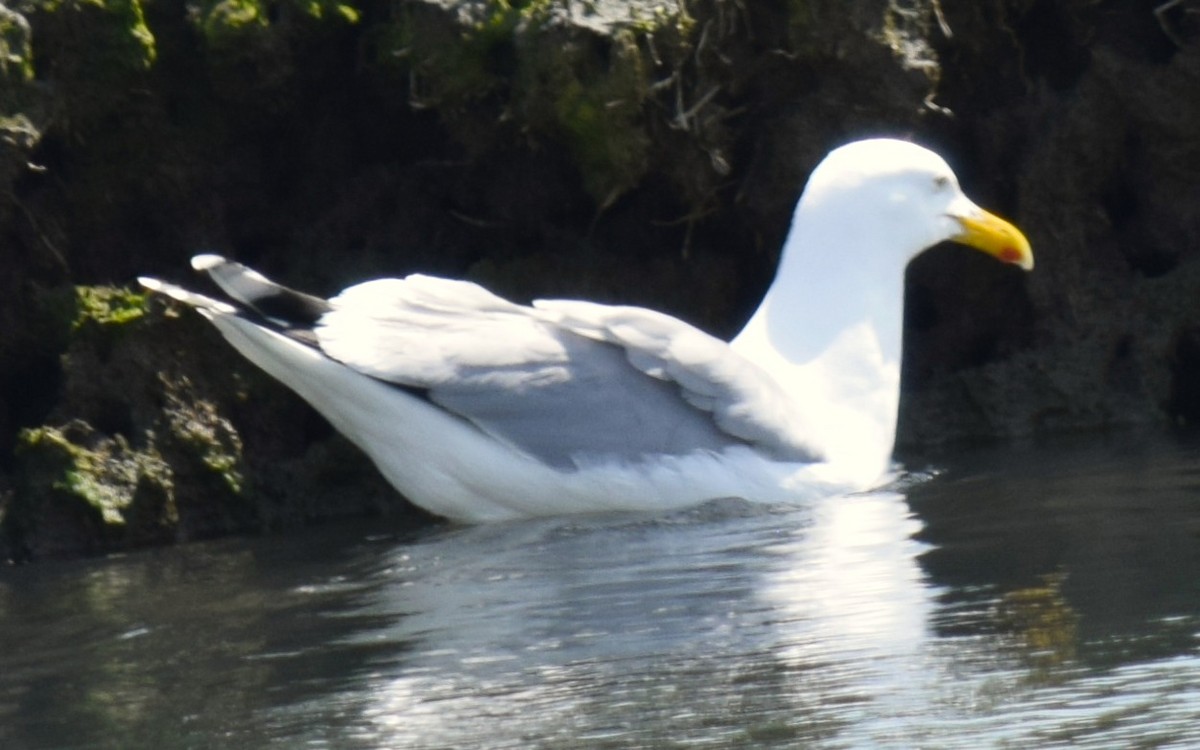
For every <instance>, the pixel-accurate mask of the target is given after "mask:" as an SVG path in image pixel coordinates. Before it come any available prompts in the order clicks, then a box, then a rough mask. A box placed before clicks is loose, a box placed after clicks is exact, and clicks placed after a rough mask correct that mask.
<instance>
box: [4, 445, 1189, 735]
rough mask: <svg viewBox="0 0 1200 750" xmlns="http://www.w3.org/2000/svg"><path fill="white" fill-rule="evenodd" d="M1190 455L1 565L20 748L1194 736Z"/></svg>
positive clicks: (974, 460)
mask: <svg viewBox="0 0 1200 750" xmlns="http://www.w3.org/2000/svg"><path fill="white" fill-rule="evenodd" d="M1196 455H1200V451H1196V450H1192V449H1191V447H1189V446H1178V445H1173V444H1171V445H1139V446H1135V447H1132V448H1122V447H1118V446H1109V445H1100V446H1096V445H1094V444H1093V445H1089V446H1080V447H1071V446H1065V447H1064V446H1058V447H1054V448H1053V449H1047V448H1045V447H1041V448H1037V449H1028V450H1025V449H1021V448H1012V449H1003V450H994V451H981V452H978V453H973V454H970V455H962V456H956V457H953V458H952V459H949V460H947V461H946V462H945V469H944V470H943V471H942V472H941V473H940V475H939V476H937V477H935V478H934V479H931V480H929V481H925V482H916V483H912V484H910V485H902V486H900V488H899V489H897V491H895V492H877V493H869V494H864V495H859V496H855V497H849V498H841V499H838V500H834V501H829V502H823V503H819V504H816V505H813V506H811V507H798V508H766V507H762V506H754V505H750V504H746V503H740V502H736V501H728V502H721V503H712V504H709V505H706V506H704V507H701V508H698V509H694V510H691V511H687V512H684V513H679V514H675V515H672V516H667V517H649V516H639V515H630V514H625V515H613V516H600V517H586V518H566V519H547V520H535V521H528V522H520V523H510V524H500V525H495V526H483V527H468V528H464V527H453V526H445V527H440V528H434V529H430V530H426V531H422V532H419V533H416V534H411V535H409V534H404V533H393V532H389V531H388V530H387V529H381V528H379V527H378V526H377V525H376V526H369V525H366V524H360V525H345V526H339V527H333V528H324V529H319V530H312V531H308V532H305V533H302V534H294V535H288V536H280V537H273V538H268V539H256V540H245V539H242V540H226V541H221V542H213V543H203V544H195V545H189V546H185V547H179V548H174V549H165V550H157V551H152V552H147V553H142V554H136V555H129V556H125V557H117V558H111V559H107V560H93V561H81V562H74V563H49V564H45V565H37V566H29V567H24V568H12V569H7V570H0V643H3V644H4V650H3V651H2V652H0V747H5V748H7V747H21V748H31V749H33V748H127V747H156V748H185V747H195V748H207V747H215V746H220V747H239V748H240V747H246V748H262V747H286V748H293V747H301V746H303V747H316V748H320V747H330V748H393V747H404V748H449V747H480V748H572V747H586V748H608V747H612V748H668V747H669V748H680V747H692V746H703V747H747V746H753V747H796V746H804V747H829V748H843V747H881V746H882V747H913V746H925V747H945V748H953V747H962V748H967V747H972V748H973V747H981V746H988V747H1052V746H1055V745H1056V744H1058V745H1064V746H1065V745H1072V746H1083V747H1088V746H1092V747H1113V746H1127V745H1128V744H1129V743H1130V742H1131V741H1133V740H1136V741H1137V742H1138V743H1140V744H1148V745H1171V744H1175V745H1178V746H1186V744H1187V743H1188V742H1189V741H1195V740H1200V730H1198V729H1196V727H1198V726H1200V694H1198V688H1197V685H1200V645H1198V641H1197V634H1198V633H1200V609H1198V607H1200V605H1198V602H1200V597H1198V596H1197V593H1198V592H1197V588H1196V586H1197V581H1200V559H1198V548H1200V544H1198V543H1197V542H1198V541H1200V538H1198V537H1197V531H1198V525H1200V507H1198V502H1200V501H1198V498H1200V460H1197V459H1196V458H1195V456H1196ZM1181 743H1182V744H1181Z"/></svg>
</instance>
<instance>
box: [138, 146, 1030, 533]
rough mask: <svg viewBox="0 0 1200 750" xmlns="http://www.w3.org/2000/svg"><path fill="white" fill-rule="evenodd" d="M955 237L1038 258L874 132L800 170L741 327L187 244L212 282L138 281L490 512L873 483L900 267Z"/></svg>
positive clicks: (891, 370) (418, 481)
mask: <svg viewBox="0 0 1200 750" xmlns="http://www.w3.org/2000/svg"><path fill="white" fill-rule="evenodd" d="M945 240H953V241H956V242H959V243H962V244H964V245H967V246H969V247H972V248H975V249H977V250H980V251H982V252H984V253H986V254H987V255H990V256H992V257H994V258H996V259H998V260H999V261H1001V262H1003V263H1006V264H1012V265H1016V266H1018V267H1020V268H1022V269H1025V270H1030V269H1032V268H1033V255H1032V252H1031V250H1030V245H1029V242H1028V240H1027V239H1026V238H1025V236H1024V235H1023V234H1022V233H1021V232H1020V231H1019V230H1018V229H1017V228H1016V227H1014V226H1013V225H1012V224H1010V223H1009V222H1007V221H1005V220H1003V219H1001V218H999V217H997V216H995V215H993V214H991V213H988V212H987V211H984V210H983V209H982V208H980V207H979V206H977V205H976V204H975V203H973V202H972V201H971V200H970V199H969V198H967V197H966V195H964V194H963V192H962V190H961V189H960V187H959V184H958V180H957V178H956V177H955V175H954V173H953V172H952V171H951V169H950V167H949V166H948V165H947V164H946V162H945V161H944V160H943V159H942V158H941V157H940V156H938V155H937V154H936V153H934V152H932V151H930V150H928V149H926V148H923V147H921V146H918V145H915V144H913V143H909V142H906V141H901V140H893V139H886V138H879V139H870V140H862V141H856V142H853V143H850V144H848V145H845V146H842V147H840V148H837V149H835V150H834V151H832V152H831V153H830V154H829V155H828V156H827V157H826V158H825V159H824V160H823V161H822V162H821V163H820V164H819V165H818V166H817V168H816V169H815V170H814V171H813V172H812V174H811V176H810V178H809V181H808V184H807V186H806V187H805V189H804V192H803V194H802V195H801V197H800V200H799V202H798V204H797V206H796V209H795V214H794V216H793V219H792V225H791V229H790V232H789V234H788V236H787V239H786V242H785V244H784V247H783V250H782V253H781V257H780V261H779V265H778V269H777V272H776V275H775V278H774V281H773V282H772V284H771V285H770V287H769V289H768V290H767V292H766V295H765V297H764V298H763V300H762V303H761V304H760V305H759V307H758V309H757V310H756V311H755V312H754V314H753V315H752V317H751V318H750V320H749V322H748V323H747V324H746V326H745V328H744V329H743V330H742V331H741V332H740V333H739V334H738V335H737V336H736V337H735V338H734V339H733V340H732V341H731V342H725V341H722V340H720V339H718V338H715V337H713V336H710V335H709V334H707V333H704V332H703V331H701V330H699V329H697V328H695V327H693V326H691V325H689V324H687V323H685V322H683V321H681V320H679V319H678V318H675V317H672V316H670V315H667V314H664V313H661V312H656V311H653V310H649V309H646V308H642V307H632V306H623V305H606V304H598V303H594V302H587V301H579V300H537V301H534V302H533V303H532V304H531V305H520V304H515V303H513V302H510V301H508V300H505V299H503V298H501V297H499V296H497V295H495V294H493V293H491V292H489V291H487V290H486V289H484V288H483V287H481V286H479V285H476V284H473V283H470V282H467V281H459V280H451V279H444V278H437V277H433V276H427V275H421V274H413V275H409V276H407V277H405V278H402V279H378V280H374V281H366V282H364V283H360V284H357V285H355V286H352V287H350V288H348V289H346V290H344V291H343V292H341V293H340V294H338V295H337V296H335V297H333V298H331V299H323V298H320V297H316V296H312V295H309V294H305V293H302V292H298V291H294V290H292V289H289V288H287V287H284V286H281V285H279V284H277V283H275V282H273V281H271V280H269V279H267V278H266V277H264V276H263V275H261V274H259V273H258V272H256V271H254V270H252V269H250V268H247V267H245V266H243V265H241V264H239V263H236V262H234V261H230V260H226V259H225V258H222V257H220V256H217V255H210V254H205V255H198V256H196V257H194V258H193V259H192V266H193V267H194V268H195V269H196V270H198V271H202V272H205V273H206V274H207V275H208V276H209V277H211V278H212V280H213V281H214V282H215V283H216V285H217V286H218V287H219V288H220V289H221V290H222V291H223V293H224V294H225V295H227V299H226V300H218V299H213V298H210V297H207V296H204V295H201V294H197V293H194V292H191V291H188V290H187V289H184V288H182V287H180V286H176V285H174V284H170V283H167V282H164V281H160V280H158V279H153V278H141V279H139V281H140V283H141V284H142V285H143V286H145V287H146V288H148V289H150V290H152V291H155V292H160V293H162V294H165V295H168V296H169V297H171V298H174V299H175V300H178V301H181V302H183V303H186V304H187V305H190V306H191V307H193V308H195V309H196V310H197V311H198V312H199V313H200V314H201V315H203V316H204V317H205V318H207V319H208V320H209V321H211V322H212V324H213V325H214V326H216V328H217V330H218V331H220V333H221V334H222V335H223V336H224V337H225V339H226V340H227V341H228V342H229V343H230V344H232V345H233V347H234V348H236V349H237V350H238V351H239V352H240V353H241V354H242V355H244V356H245V357H246V358H247V359H249V360H250V361H251V362H253V363H254V364H255V365H257V366H258V367H260V368H262V369H263V370H265V371H266V372H267V373H269V374H270V375H272V376H273V377H274V378H276V379H278V380H279V381H280V382H282V383H283V384H285V385H286V386H287V387H289V388H291V389H292V390H294V391H295V392H296V393H298V394H299V395H300V396H301V397H303V398H304V399H305V400H306V401H308V402H309V403H310V404H312V406H313V407H315V408H316V409H317V411H318V412H320V413H321V414H322V415H323V416H324V417H325V418H326V419H327V420H329V422H330V423H331V424H332V425H333V426H334V428H336V429H337V430H338V431H339V432H341V433H342V434H343V435H345V436H346V437H347V438H349V439H350V440H351V441H352V442H353V443H354V444H355V445H357V446H358V447H359V448H360V449H361V450H362V451H364V452H365V453H366V454H367V455H368V456H369V457H370V458H371V460H372V461H373V462H374V463H375V465H376V466H377V467H378V468H379V470H380V472H382V474H383V476H384V477H385V478H386V479H387V480H388V481H389V482H390V483H391V484H392V485H393V486H394V487H395V488H396V489H397V490H398V491H399V492H400V493H402V494H403V495H404V496H405V497H407V498H408V499H409V500H410V501H412V502H413V503H415V504H417V505H419V506H421V507H422V508H425V509H426V510H428V511H430V512H432V513H434V514H437V515H440V516H443V517H445V518H448V519H451V520H455V521H460V522H468V523H480V522H492V521H503V520H507V519H514V518H522V517H532V516H544V515H552V514H566V513H584V512H603V511H660V512H661V511H668V510H674V509H678V508H683V507H687V506H690V505H695V504H699V503H702V502H705V501H707V500H712V499H718V498H730V497H735V498H742V499H745V500H749V501H752V502H763V503H788V502H797V501H808V500H812V499H817V498H821V497H826V496H834V495H838V494H845V493H850V492H857V491H862V490H866V489H870V488H871V487H873V486H877V485H878V484H879V483H880V482H882V481H884V480H885V479H886V477H887V476H888V473H889V471H890V469H891V467H892V463H891V454H892V447H893V442H894V439H895V432H896V414H897V408H898V405H899V393H900V391H899V385H900V362H901V357H902V356H903V351H902V324H903V320H902V318H903V309H904V272H905V268H906V267H907V265H908V263H909V261H911V260H912V259H913V258H914V257H915V256H916V255H918V254H920V253H921V252H922V251H924V250H925V249H927V248H929V247H931V246H933V245H935V244H937V243H940V242H942V241H945Z"/></svg>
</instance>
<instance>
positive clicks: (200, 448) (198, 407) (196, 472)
mask: <svg viewBox="0 0 1200 750" xmlns="http://www.w3.org/2000/svg"><path fill="white" fill-rule="evenodd" d="M167 401H168V403H167V408H166V410H165V416H166V425H165V427H166V429H165V431H164V432H163V433H162V434H160V436H159V437H160V440H161V441H162V443H163V450H164V452H165V451H168V450H169V451H170V452H171V454H173V455H174V456H175V457H176V460H175V462H176V463H178V462H179V461H180V460H181V459H182V461H183V462H185V463H186V466H187V467H188V471H189V472H190V473H191V474H192V476H191V479H193V480H195V481H197V482H199V483H200V484H203V485H207V486H208V487H209V488H210V491H211V492H213V493H220V494H222V495H226V496H229V497H230V498H231V499H232V498H234V497H241V496H242V495H243V494H244V492H245V475H244V473H243V468H244V466H243V460H242V441H241V438H240V437H239V436H238V433H237V431H236V430H235V429H234V428H233V426H232V425H230V424H229V422H228V421H226V420H225V419H223V418H222V417H221V416H220V414H219V413H218V412H217V409H216V407H215V406H214V405H213V404H212V403H210V402H208V401H203V400H195V401H191V402H185V400H183V399H182V398H180V397H178V396H177V395H175V394H173V393H168V394H167Z"/></svg>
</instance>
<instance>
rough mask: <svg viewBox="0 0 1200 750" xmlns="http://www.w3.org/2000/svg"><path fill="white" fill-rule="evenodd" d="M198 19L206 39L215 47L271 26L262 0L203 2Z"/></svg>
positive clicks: (236, 41)
mask: <svg viewBox="0 0 1200 750" xmlns="http://www.w3.org/2000/svg"><path fill="white" fill-rule="evenodd" d="M196 18H197V20H198V23H199V27H200V31H201V33H202V34H203V35H204V38H205V39H206V40H207V41H208V43H209V44H210V45H213V46H216V47H223V46H226V45H229V44H236V43H238V42H239V41H241V40H242V39H244V38H245V37H246V36H247V35H248V34H253V33H257V32H259V31H261V30H263V29H266V28H267V27H268V26H269V25H270V24H269V21H268V20H267V11H266V8H265V7H263V4H262V3H261V2H259V0H220V2H207V3H201V4H200V6H199V12H198V14H197V15H196Z"/></svg>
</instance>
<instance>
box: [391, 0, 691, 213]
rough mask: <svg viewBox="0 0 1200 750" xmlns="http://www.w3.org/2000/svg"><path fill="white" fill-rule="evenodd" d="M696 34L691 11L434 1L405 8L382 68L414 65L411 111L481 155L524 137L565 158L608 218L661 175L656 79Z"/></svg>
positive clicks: (545, 1) (544, 0)
mask: <svg viewBox="0 0 1200 750" xmlns="http://www.w3.org/2000/svg"><path fill="white" fill-rule="evenodd" d="M694 28H695V22H694V19H693V18H692V17H691V16H690V15H689V14H688V12H687V10H686V9H685V8H684V7H683V6H682V5H678V4H674V3H662V2H651V1H649V0H646V1H643V2H630V3H623V2H622V3H615V2H607V1H601V2H567V3H561V2H550V1H549V0H531V1H529V2H515V1H514V2H508V1H505V0H492V1H491V2H450V1H449V0H427V1H426V2H419V3H409V4H406V5H405V6H404V9H403V11H402V13H401V14H400V15H399V17H398V19H397V21H396V23H395V25H394V27H393V28H392V29H390V31H388V32H387V33H385V34H382V35H381V39H382V42H381V44H380V58H381V60H383V61H385V62H387V61H393V60H394V61H400V63H401V64H402V65H404V66H406V68H407V69H408V71H409V72H410V80H411V82H412V86H411V88H410V97H411V98H412V100H413V103H414V104H415V105H417V106H418V107H428V108H433V109H436V110H437V111H438V112H439V114H441V116H442V118H443V120H444V121H445V122H446V124H447V125H448V126H449V127H450V129H451V130H452V131H453V132H454V133H455V134H456V136H457V138H458V139H459V141H460V142H462V143H463V144H464V145H465V146H466V147H467V148H468V150H470V151H472V152H473V153H483V152H485V151H487V150H488V149H491V148H495V147H497V146H498V145H499V144H500V143H502V142H504V141H512V140H514V139H515V140H520V139H521V138H522V137H527V138H528V137H531V138H533V139H534V140H542V141H544V142H547V143H555V144H559V145H561V146H563V147H565V148H566V149H567V150H568V151H569V152H570V154H571V156H572V158H573V160H574V161H575V163H576V164H577V166H578V168H579V170H580V177H581V179H582V181H583V184H584V187H585V188H586V189H587V190H588V192H589V193H590V194H591V195H592V197H593V198H594V199H595V200H596V202H597V203H598V204H599V205H600V206H601V207H604V206H607V205H609V204H611V203H612V202H613V201H614V200H615V199H616V198H617V197H619V196H620V195H622V194H624V193H626V192H627V191H629V190H631V189H632V188H634V187H636V186H637V185H638V184H639V183H640V182H641V180H642V178H643V177H645V175H646V174H647V173H648V172H649V171H650V170H651V168H652V167H653V166H654V163H655V162H654V160H653V159H652V158H651V156H650V153H651V144H652V142H653V139H652V135H651V133H652V126H651V123H650V120H651V119H652V118H653V117H661V111H665V110H666V109H667V108H666V107H662V108H657V107H652V106H651V105H652V104H653V102H654V101H655V100H657V98H658V97H659V91H660V90H665V89H660V88H656V86H655V82H656V78H657V77H659V76H661V77H662V78H664V79H670V77H671V75H672V73H671V71H672V70H673V69H675V67H676V66H677V65H678V64H679V63H680V61H681V59H682V56H683V51H684V50H686V49H687V48H688V43H689V40H690V36H691V34H692V33H693V32H694ZM671 93H672V94H673V91H672V92H671Z"/></svg>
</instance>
